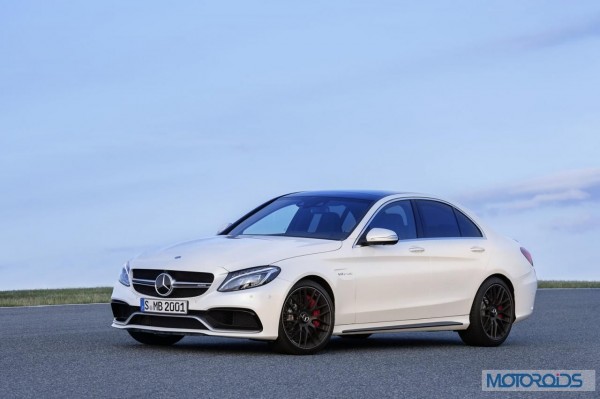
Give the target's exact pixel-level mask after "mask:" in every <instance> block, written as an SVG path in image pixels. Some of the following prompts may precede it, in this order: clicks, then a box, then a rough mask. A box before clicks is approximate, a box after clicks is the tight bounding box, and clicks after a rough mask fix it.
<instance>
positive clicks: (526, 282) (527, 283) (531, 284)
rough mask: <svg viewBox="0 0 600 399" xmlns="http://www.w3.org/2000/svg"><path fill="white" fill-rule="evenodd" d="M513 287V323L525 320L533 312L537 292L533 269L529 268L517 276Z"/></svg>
mask: <svg viewBox="0 0 600 399" xmlns="http://www.w3.org/2000/svg"><path fill="white" fill-rule="evenodd" d="M514 289H515V305H516V307H515V323H516V322H519V321H522V320H525V319H526V318H528V317H529V316H531V314H532V313H533V308H534V305H535V294H536V292H537V277H536V275H535V270H534V269H533V268H531V270H530V271H529V272H528V273H527V274H525V275H523V276H521V277H520V278H518V279H517V280H516V281H515V284H514Z"/></svg>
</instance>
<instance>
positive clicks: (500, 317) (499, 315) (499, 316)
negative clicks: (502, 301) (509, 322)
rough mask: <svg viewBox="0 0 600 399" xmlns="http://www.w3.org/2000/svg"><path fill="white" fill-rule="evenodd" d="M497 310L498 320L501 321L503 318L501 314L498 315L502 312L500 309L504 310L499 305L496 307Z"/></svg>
mask: <svg viewBox="0 0 600 399" xmlns="http://www.w3.org/2000/svg"><path fill="white" fill-rule="evenodd" d="M497 309H498V318H499V319H502V317H503V316H502V314H500V312H502V309H504V308H503V307H502V305H500V306H498V308H497Z"/></svg>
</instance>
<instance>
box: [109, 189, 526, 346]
mask: <svg viewBox="0 0 600 399" xmlns="http://www.w3.org/2000/svg"><path fill="white" fill-rule="evenodd" d="M536 289H537V280H536V274H535V270H534V268H533V261H532V258H531V255H530V254H529V252H528V251H527V250H526V249H525V248H523V247H522V246H521V245H520V244H519V243H517V242H516V241H514V240H512V239H509V238H506V237H504V236H501V235H499V234H497V233H496V232H494V231H493V230H492V229H490V228H489V227H487V226H485V225H484V224H483V223H482V222H481V221H480V220H478V219H477V218H476V217H475V216H474V215H473V214H471V213H469V212H467V211H466V210H464V209H461V208H459V207H458V206H456V205H453V204H451V203H449V202H447V201H444V200H442V199H439V198H435V197H432V196H428V195H417V194H410V193H393V192H380V191H328V192H298V193H293V194H288V195H283V196H281V197H277V198H274V199H272V200H270V201H268V202H266V203H264V204H262V205H260V206H259V207H257V208H256V209H254V210H253V211H251V212H250V213H248V214H247V215H245V216H244V217H242V218H241V219H239V220H238V221H236V222H235V223H233V224H231V225H229V226H228V227H227V228H225V229H224V230H223V231H221V232H220V233H218V234H217V235H216V236H214V237H208V238H203V239H199V240H195V241H189V242H184V243H181V244H178V245H175V246H171V247H168V248H166V249H163V250H160V251H158V252H155V253H149V254H145V255H142V256H139V257H137V258H135V259H132V260H130V261H128V262H127V263H126V264H125V265H124V266H123V268H122V270H121V273H120V276H119V279H118V282H117V283H116V285H115V287H114V290H113V293H112V300H111V306H112V312H113V316H114V320H113V324H112V325H113V327H116V328H119V329H124V330H127V332H128V333H129V334H130V335H131V336H132V337H133V338H134V339H136V340H137V341H139V342H142V343H145V344H150V345H171V344H174V343H176V342H178V341H179V340H180V339H181V338H183V337H184V336H185V335H194V334H196V335H198V334H200V335H208V336H219V337H235V338H250V339H256V340H264V341H267V342H269V343H270V344H271V345H272V347H273V348H274V349H275V350H277V351H280V352H285V353H291V354H311V353H315V352H317V351H319V350H321V349H323V348H324V347H325V346H326V345H327V343H328V342H329V340H330V338H331V336H332V335H334V336H341V337H343V338H356V339H364V338H367V337H369V336H370V335H371V334H374V333H387V332H400V331H441V330H452V331H457V332H458V334H459V335H460V338H461V339H462V340H463V341H464V342H465V343H466V344H468V345H477V346H497V345H500V344H501V343H503V342H504V341H505V340H506V338H507V337H508V335H509V333H510V330H511V327H512V325H513V323H515V322H519V321H521V320H524V319H525V318H527V317H528V316H530V315H531V313H532V312H533V307H534V300H535V294H536Z"/></svg>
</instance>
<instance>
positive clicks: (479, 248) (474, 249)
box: [471, 247, 485, 252]
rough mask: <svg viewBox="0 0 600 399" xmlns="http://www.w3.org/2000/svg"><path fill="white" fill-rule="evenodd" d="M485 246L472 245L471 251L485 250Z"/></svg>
mask: <svg viewBox="0 0 600 399" xmlns="http://www.w3.org/2000/svg"><path fill="white" fill-rule="evenodd" d="M484 251H485V248H482V247H471V252H484Z"/></svg>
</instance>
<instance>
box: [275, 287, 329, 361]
mask: <svg viewBox="0 0 600 399" xmlns="http://www.w3.org/2000/svg"><path fill="white" fill-rule="evenodd" d="M334 322H335V311H334V306H333V301H332V299H331V297H330V296H329V294H328V293H327V290H325V289H324V288H323V287H322V286H321V285H320V284H318V283H316V282H314V281H311V280H302V281H299V282H298V283H296V284H295V285H294V286H293V287H292V289H291V290H290V292H289V293H288V295H287V296H286V298H285V301H283V307H282V309H281V314H280V316H279V335H278V337H277V340H275V341H273V342H272V343H271V347H272V349H274V350H275V351H277V352H280V353H286V354H291V355H312V354H314V353H317V352H319V351H320V350H322V349H323V348H325V346H327V344H328V343H329V339H330V338H331V333H332V332H333V326H334Z"/></svg>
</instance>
